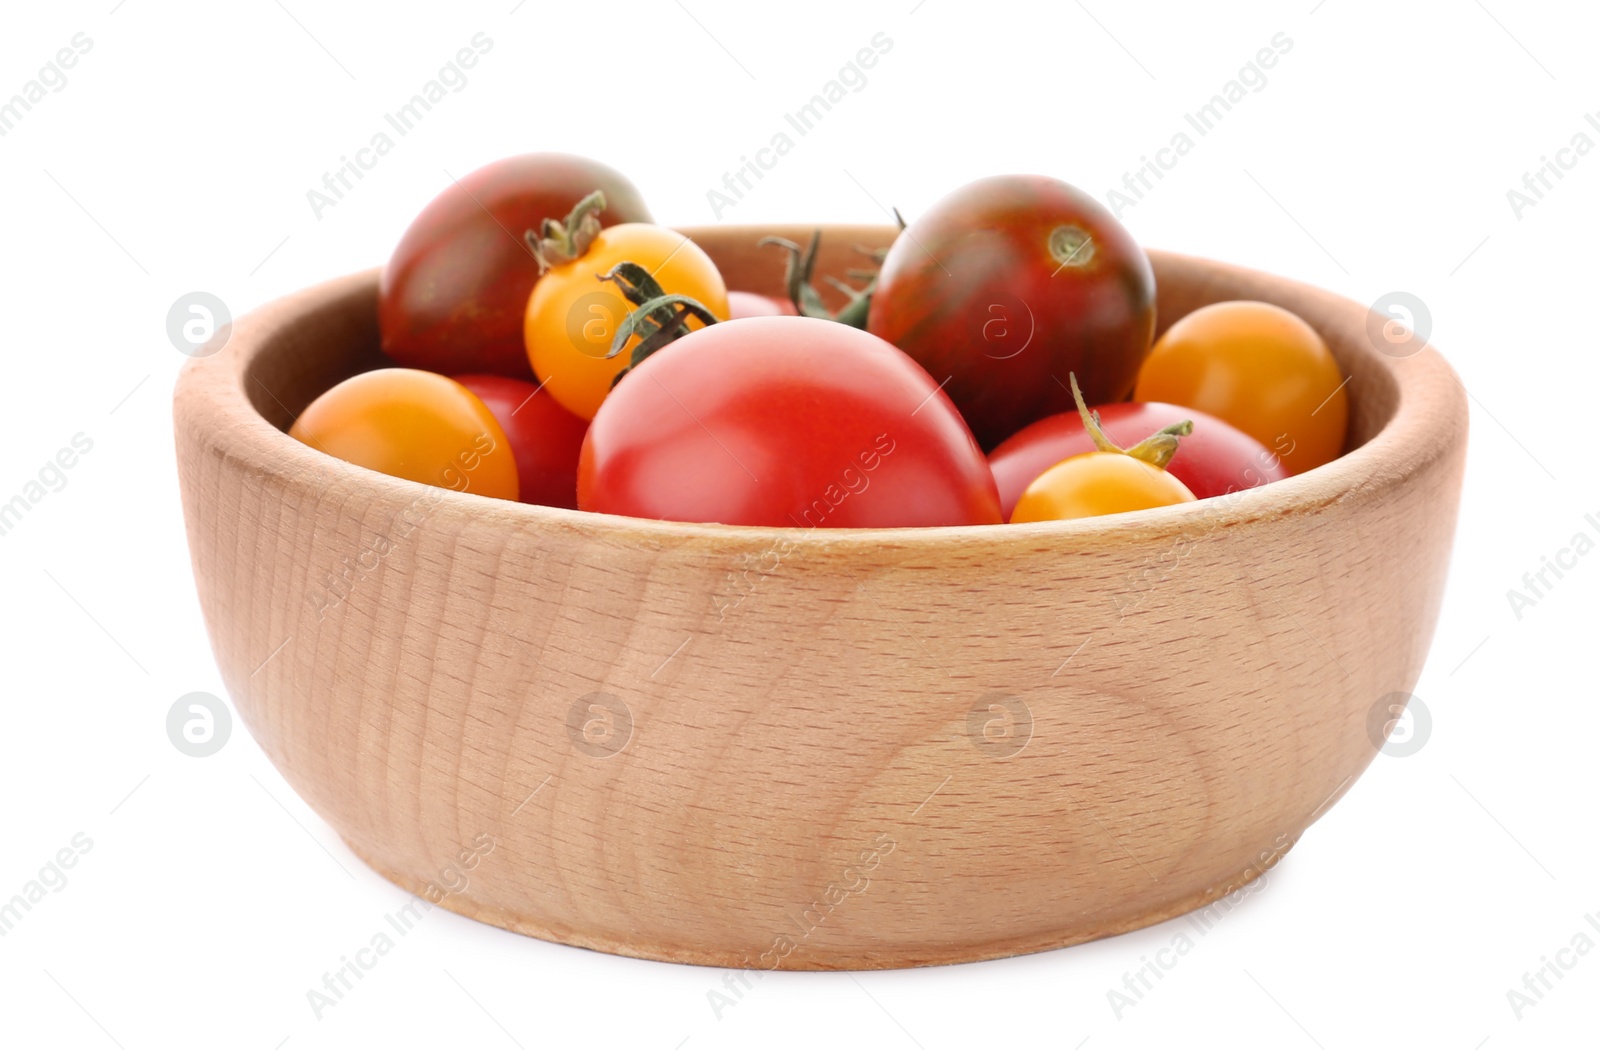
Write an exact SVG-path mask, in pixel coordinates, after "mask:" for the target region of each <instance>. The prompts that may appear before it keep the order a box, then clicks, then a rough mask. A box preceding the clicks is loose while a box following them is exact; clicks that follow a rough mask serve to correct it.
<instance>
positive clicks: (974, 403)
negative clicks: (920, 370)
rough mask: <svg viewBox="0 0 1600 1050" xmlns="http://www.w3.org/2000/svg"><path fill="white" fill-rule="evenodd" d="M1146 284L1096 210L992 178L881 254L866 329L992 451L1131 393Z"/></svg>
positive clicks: (1150, 300)
mask: <svg viewBox="0 0 1600 1050" xmlns="http://www.w3.org/2000/svg"><path fill="white" fill-rule="evenodd" d="M1155 294H1156V286H1155V275H1154V274H1153V272H1152V271H1151V269H1150V260H1149V259H1148V257H1146V255H1145V253H1144V250H1143V249H1142V248H1140V247H1139V245H1138V244H1137V243H1136V242H1135V241H1134V239H1133V237H1132V236H1131V235H1130V234H1129V233H1128V231H1127V230H1126V229H1124V228H1123V227H1122V225H1121V224H1120V223H1119V222H1117V220H1116V218H1115V217H1114V216H1112V214H1111V213H1110V212H1109V211H1107V210H1106V209H1105V208H1104V207H1102V206H1101V205H1100V204H1099V202H1097V201H1096V200H1094V199H1093V198H1092V197H1090V196H1089V195H1088V194H1086V193H1083V192H1081V191H1079V190H1077V189H1074V188H1073V187H1071V186H1068V185H1067V184H1066V183H1064V182H1059V181H1057V180H1055V179H1051V178H1046V177H1044V176H1038V175H999V176H995V177H992V178H987V179H980V180H979V181H977V182H973V183H969V184H968V185H966V186H964V187H962V188H961V189H959V190H957V191H955V192H954V193H952V194H951V195H949V196H948V197H945V198H944V199H943V200H941V201H939V202H938V203H937V204H935V205H934V206H933V208H932V209H930V210H929V211H928V212H927V213H926V214H924V215H923V216H921V217H920V218H918V219H917V220H916V221H915V222H913V223H912V224H911V225H910V226H909V227H908V228H907V229H906V230H905V231H903V232H902V233H901V234H900V236H899V237H898V238H896V239H895V242H894V244H893V245H891V246H890V248H889V253H888V256H887V257H886V258H885V259H884V263H883V269H882V272H881V273H880V275H879V278H878V287H877V291H876V292H875V293H874V294H873V297H872V308H871V311H870V312H869V315H868V318H867V330H868V331H869V332H872V333H873V334H874V335H877V336H880V337H882V338H884V339H887V340H888V341H889V342H891V343H893V344H894V345H896V346H898V347H899V348H900V349H902V350H904V351H905V352H906V353H908V354H910V355H911V356H912V357H913V358H915V359H916V360H917V362H918V363H920V364H921V365H922V366H923V367H924V368H926V369H927V370H928V372H929V374H931V375H932V376H933V377H934V380H935V381H936V382H942V381H944V380H945V379H946V377H949V383H948V385H946V387H945V390H946V391H947V392H948V393H949V395H950V398H951V400H953V401H954V402H955V403H956V407H957V408H959V409H960V410H961V413H962V415H964V416H965V417H966V420H967V423H968V424H969V425H970V426H971V427H972V432H973V434H974V435H976V437H977V439H978V442H979V443H980V444H981V445H982V446H983V447H984V448H985V449H989V448H993V447H994V446H995V445H997V444H999V443H1000V441H1001V440H1003V439H1004V438H1005V437H1006V436H1007V435H1009V434H1013V433H1015V432H1016V431H1018V430H1019V429H1021V428H1022V427H1024V426H1026V425H1028V424H1029V423H1032V422H1033V421H1034V420H1036V419H1042V418H1043V417H1045V416H1048V415H1052V414H1054V413H1056V412H1063V411H1067V410H1069V409H1071V408H1072V407H1073V401H1072V395H1071V394H1070V393H1069V392H1068V390H1067V387H1066V383H1067V375H1068V373H1069V372H1075V373H1076V374H1077V376H1078V382H1079V384H1080V385H1081V386H1082V388H1083V395H1084V397H1085V399H1087V400H1088V401H1089V402H1090V403H1091V404H1094V403H1099V402H1109V401H1120V400H1122V399H1123V398H1125V397H1126V396H1127V395H1128V392H1129V391H1130V390H1132V389H1133V382H1134V377H1135V376H1136V375H1137V374H1138V372H1139V365H1140V363H1141V362H1142V361H1143V360H1144V357H1145V354H1146V353H1147V352H1148V351H1149V349H1150V340H1151V338H1152V336H1153V335H1154V333H1155Z"/></svg>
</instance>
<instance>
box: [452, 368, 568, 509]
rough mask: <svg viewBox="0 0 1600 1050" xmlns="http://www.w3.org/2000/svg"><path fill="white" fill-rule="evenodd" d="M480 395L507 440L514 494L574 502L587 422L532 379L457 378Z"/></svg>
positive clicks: (554, 503) (559, 503) (548, 502)
mask: <svg viewBox="0 0 1600 1050" xmlns="http://www.w3.org/2000/svg"><path fill="white" fill-rule="evenodd" d="M455 378H456V382H458V383H460V384H461V385H462V386H464V387H466V388H467V389H468V390H470V391H472V392H473V393H474V394H476V395H477V396H478V400H480V401H482V402H483V403H484V406H485V407H487V408H488V409H489V411H490V412H491V413H492V414H493V415H494V418H495V422H497V423H499V424H500V429H501V430H503V431H505V435H506V439H507V440H508V441H509V442H510V443H511V455H512V458H514V459H515V460H516V461H517V498H518V499H520V500H521V501H522V502H524V503H538V504H540V505H542V506H546V507H567V508H569V509H576V508H577V506H578V452H579V450H581V449H582V448H583V435H584V434H585V433H587V432H588V430H589V423H588V421H587V420H583V419H579V418H578V417H577V416H575V415H573V414H572V413H571V412H568V411H567V410H566V409H564V408H562V407H561V406H560V405H559V404H557V403H556V400H555V398H553V397H551V396H550V395H549V394H547V393H544V392H543V391H541V390H540V389H539V388H538V387H536V386H534V385H533V384H532V383H528V382H524V381H523V380H521V379H507V378H505V377H504V376H485V375H470V376H456V377H455Z"/></svg>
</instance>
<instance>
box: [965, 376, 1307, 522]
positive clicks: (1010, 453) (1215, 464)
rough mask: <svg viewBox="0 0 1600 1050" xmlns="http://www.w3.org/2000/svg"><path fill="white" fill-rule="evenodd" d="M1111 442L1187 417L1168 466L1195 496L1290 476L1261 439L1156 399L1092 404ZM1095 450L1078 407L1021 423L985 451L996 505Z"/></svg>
mask: <svg viewBox="0 0 1600 1050" xmlns="http://www.w3.org/2000/svg"><path fill="white" fill-rule="evenodd" d="M1094 411H1095V412H1097V413H1098V414H1099V416H1100V422H1101V423H1102V424H1103V425H1104V427H1105V432H1106V435H1107V436H1108V437H1110V438H1111V439H1112V440H1113V441H1116V442H1119V443H1124V444H1132V443H1134V442H1137V441H1139V440H1140V439H1142V438H1144V437H1145V436H1147V435H1149V434H1151V433H1153V432H1154V431H1157V430H1160V429H1161V428H1162V427H1168V426H1171V425H1172V424H1174V423H1178V422H1180V421H1182V420H1185V419H1187V420H1190V421H1191V422H1193V423H1194V432H1193V433H1192V434H1190V435H1188V436H1186V437H1185V438H1184V439H1183V442H1182V443H1181V444H1180V445H1179V447H1178V451H1177V452H1176V453H1175V454H1174V455H1173V457H1172V461H1171V462H1170V463H1168V464H1167V467H1166V469H1167V472H1168V473H1169V474H1171V475H1172V476H1173V477H1175V478H1177V479H1178V480H1179V481H1181V482H1183V483H1184V485H1185V486H1187V487H1188V489H1189V491H1190V492H1192V493H1194V496H1195V498H1196V499H1206V498H1208V497H1211V496H1221V495H1223V494H1224V493H1228V492H1233V491H1236V490H1239V489H1248V488H1254V487H1255V486H1257V485H1264V484H1266V483H1267V482H1269V481H1281V480H1282V479H1284V478H1286V477H1288V476H1289V474H1288V472H1287V471H1286V470H1284V469H1283V465H1282V464H1281V463H1279V462H1278V458H1277V457H1276V456H1275V455H1273V454H1272V453H1271V452H1269V451H1267V449H1266V448H1264V447H1262V445H1261V443H1260V442H1259V441H1257V440H1256V439H1255V438H1253V437H1251V436H1250V435H1248V434H1246V433H1244V432H1243V431H1240V430H1237V429H1235V428H1234V427H1232V426H1229V425H1228V424H1227V423H1224V422H1223V421H1222V420H1220V419H1217V418H1216V417H1215V416H1209V415H1206V414H1205V413H1204V412H1197V411H1195V410H1194V409H1192V408H1180V407H1179V406H1177V405H1167V404H1162V403H1161V402H1158V401H1156V402H1138V401H1119V402H1115V403H1113V404H1109V405H1101V406H1100V407H1099V408H1096V409H1095V410H1094ZM1094 450H1095V443H1094V439H1093V438H1091V437H1090V436H1089V432H1088V431H1087V430H1085V429H1084V426H1083V418H1082V417H1081V416H1079V415H1078V413H1077V412H1062V413H1060V414H1058V415H1054V416H1048V417H1046V418H1044V419H1041V420H1039V421H1038V422H1036V423H1032V424H1030V425H1029V426H1027V427H1024V428H1023V429H1022V430H1021V431H1019V432H1017V433H1015V434H1013V435H1011V436H1010V437H1009V438H1007V439H1006V440H1005V441H1003V442H1001V444H1000V447H998V448H996V449H995V450H994V451H993V452H991V453H989V468H990V469H991V470H993V471H994V480H995V484H996V485H997V486H999V488H1000V508H1001V510H1002V511H1003V512H1004V513H1005V514H1006V515H1007V517H1009V516H1010V514H1011V510H1012V508H1013V507H1015V506H1016V503H1017V497H1018V496H1021V495H1022V490H1023V489H1025V488H1027V487H1028V484H1029V483H1030V482H1031V481H1033V479H1034V478H1036V477H1038V476H1039V475H1040V474H1042V473H1044V471H1045V470H1046V469H1047V468H1049V467H1050V466H1052V465H1054V464H1056V463H1060V462H1061V461H1062V460H1064V459H1067V458H1068V457H1070V456H1076V455H1079V454H1081V453H1084V452H1093V451H1094Z"/></svg>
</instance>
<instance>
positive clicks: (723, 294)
mask: <svg viewBox="0 0 1600 1050" xmlns="http://www.w3.org/2000/svg"><path fill="white" fill-rule="evenodd" d="M620 262H632V263H637V264H638V265H640V266H642V267H644V268H645V269H646V270H648V271H650V275H651V276H652V277H654V278H655V279H656V281H657V283H659V284H660V285H661V289H662V291H664V292H666V293H667V294H668V295H687V296H689V297H690V298H692V299H697V300H699V302H700V303H701V304H702V305H704V306H705V307H706V308H707V309H708V310H710V311H711V312H712V313H713V314H715V315H716V316H717V319H718V320H722V321H725V320H727V319H728V289H727V286H726V285H725V284H724V283H723V281H722V275H721V274H720V273H718V272H717V267H716V264H715V263H713V262H712V261H711V257H710V256H709V255H707V254H706V253H705V252H704V251H702V250H701V249H700V247H699V246H698V245H696V244H695V243H694V242H693V241H691V240H689V238H687V237H685V236H684V235H683V234H681V233H676V232H674V231H672V230H669V229H667V228H666V227H664V226H652V225H650V224H648V223H639V222H625V223H622V224H621V225H619V226H611V227H608V228H607V229H604V230H601V231H599V233H597V234H595V235H594V239H593V240H592V241H591V242H589V244H588V247H587V250H586V251H584V252H583V253H582V254H581V255H579V256H578V257H577V258H576V259H573V260H571V261H570V262H560V263H557V264H556V265H554V266H552V267H551V268H550V269H549V271H548V272H547V273H545V275H544V276H543V277H540V278H539V280H538V282H537V283H536V284H535V285H534V286H533V294H532V295H530V296H529V297H528V309H527V313H526V314H525V315H524V317H523V326H522V336H523V342H524V344H525V345H526V347H527V350H528V361H529V363H530V364H532V365H533V371H534V374H535V375H537V376H538V377H539V378H540V379H541V380H542V381H543V382H544V384H545V389H546V390H547V391H548V392H549V393H550V394H551V395H552V396H553V397H554V398H555V399H556V400H557V401H559V402H561V404H562V406H563V407H565V408H566V410H567V411H569V412H571V413H572V414H573V415H576V416H580V417H582V418H584V419H593V418H594V414H595V411H596V410H597V409H599V407H600V402H601V401H603V400H605V397H606V395H607V394H609V393H610V392H611V383H612V381H613V380H615V379H616V377H617V373H618V372H620V371H622V370H623V369H624V368H626V367H627V366H628V363H629V360H630V358H631V356H632V354H633V348H634V347H635V346H636V345H638V342H639V339H638V337H637V336H636V337H634V338H633V339H631V340H629V342H628V344H627V346H625V347H623V349H622V352H621V353H619V354H617V355H616V356H615V357H607V356H606V355H607V354H609V353H610V352H611V340H612V339H613V338H614V337H615V335H616V333H617V327H618V326H619V325H620V324H621V323H622V321H623V319H624V318H626V317H627V316H628V314H629V313H631V312H632V311H633V310H634V306H633V304H632V303H630V302H628V300H627V299H626V298H624V297H623V295H622V291H621V289H619V288H618V287H617V286H616V285H615V284H614V283H612V282H610V281H602V280H600V279H599V277H600V275H602V274H606V273H609V272H610V271H611V268H612V267H613V266H615V265H617V263H620ZM688 326H689V328H690V329H691V330H692V329H695V328H699V327H701V324H700V322H699V321H698V320H691V321H689V322H688Z"/></svg>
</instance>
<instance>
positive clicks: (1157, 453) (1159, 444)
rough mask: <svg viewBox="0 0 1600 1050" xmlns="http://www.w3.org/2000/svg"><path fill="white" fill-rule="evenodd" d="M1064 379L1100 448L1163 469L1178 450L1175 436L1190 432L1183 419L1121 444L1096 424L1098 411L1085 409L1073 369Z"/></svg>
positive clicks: (1079, 412)
mask: <svg viewBox="0 0 1600 1050" xmlns="http://www.w3.org/2000/svg"><path fill="white" fill-rule="evenodd" d="M1067 381H1068V382H1070V383H1071V384H1072V400H1073V401H1074V402H1076V403H1077V406H1078V416H1079V417H1080V418H1081V419H1082V420H1083V429H1084V430H1086V431H1088V432H1089V439H1090V440H1091V441H1093V442H1094V447H1095V448H1097V449H1099V450H1100V451H1101V452H1119V453H1121V454H1122V455H1124V456H1132V457H1133V458H1135V459H1142V460H1144V461H1145V462H1146V463H1149V464H1150V465H1151V466H1154V467H1160V468H1161V469H1163V470H1165V469H1166V466H1167V464H1168V463H1171V462H1172V457H1173V456H1175V455H1177V454H1178V440H1179V439H1180V438H1185V437H1188V436H1189V435H1190V434H1192V433H1193V432H1194V423H1192V422H1191V421H1189V420H1187V419H1185V420H1183V421H1182V422H1181V423H1174V424H1172V425H1171V426H1167V427H1162V428H1161V429H1160V430H1158V431H1156V432H1155V433H1154V434H1151V435H1150V436H1149V437H1147V438H1145V439H1144V440H1143V441H1141V442H1139V443H1138V444H1137V445H1134V446H1133V447H1132V448H1123V447H1122V446H1121V445H1118V444H1117V443H1116V442H1115V441H1112V440H1111V438H1109V437H1107V436H1106V432H1105V430H1104V429H1102V427H1101V426H1100V413H1098V412H1091V411H1089V406H1088V405H1087V404H1085V403H1084V400H1083V391H1081V390H1079V389H1078V376H1077V373H1075V372H1068V373H1067Z"/></svg>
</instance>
